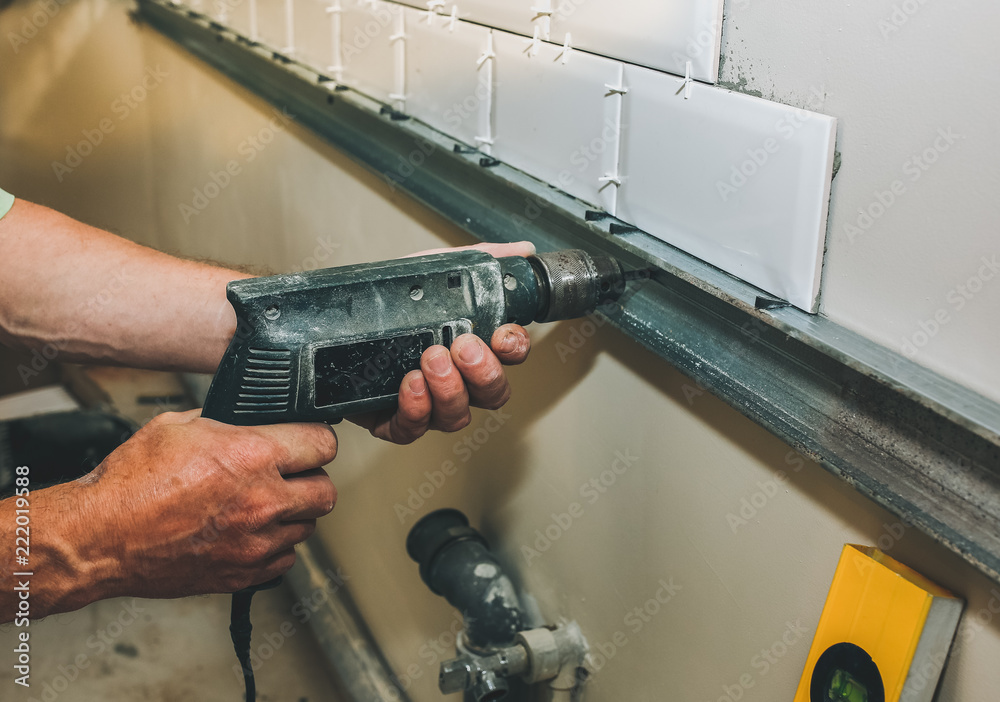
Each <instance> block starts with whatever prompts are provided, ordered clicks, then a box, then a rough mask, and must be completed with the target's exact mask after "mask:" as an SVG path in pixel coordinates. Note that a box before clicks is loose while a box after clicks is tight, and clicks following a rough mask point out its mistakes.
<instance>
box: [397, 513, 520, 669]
mask: <svg viewBox="0 0 1000 702" xmlns="http://www.w3.org/2000/svg"><path fill="white" fill-rule="evenodd" d="M406 552H407V553H408V554H410V558H412V559H413V560H414V561H416V562H417V563H418V564H419V565H420V577H421V578H422V579H423V581H424V582H425V583H426V584H427V587H429V588H430V589H431V591H432V592H434V593H435V594H437V595H441V596H442V597H444V598H445V599H446V600H447V601H448V602H449V603H450V604H451V605H452V606H454V607H456V608H457V609H458V610H459V611H460V612H461V613H462V617H463V619H464V620H465V634H466V641H467V643H468V644H469V645H470V646H471V647H473V648H475V649H478V650H480V651H488V650H492V649H494V648H497V647H501V646H508V645H510V644H511V643H513V641H514V636H515V635H516V634H517V633H518V632H519V631H521V630H522V628H523V627H522V621H523V615H522V613H521V605H520V602H518V599H517V593H516V592H515V591H514V586H513V584H512V583H511V581H510V578H508V577H507V575H506V574H505V573H504V572H503V568H501V567H500V563H499V562H498V561H497V559H496V558H495V557H494V556H493V554H492V553H491V552H490V549H489V545H488V544H487V543H486V539H485V538H484V537H483V535H482V534H480V533H479V532H478V531H476V530H475V529H473V528H472V527H470V526H469V520H468V519H467V518H466V516H465V515H464V514H462V513H461V512H459V511H458V510H455V509H441V510H437V511H436V512H431V513H430V514H428V515H427V516H425V517H424V518H423V519H421V520H420V521H418V522H417V523H416V524H415V525H414V526H413V528H412V529H411V530H410V535H409V536H408V537H407V539H406Z"/></svg>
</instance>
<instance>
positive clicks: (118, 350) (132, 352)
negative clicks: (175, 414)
mask: <svg viewBox="0 0 1000 702" xmlns="http://www.w3.org/2000/svg"><path fill="white" fill-rule="evenodd" d="M246 277H249V276H247V275H246V274H244V273H240V272H237V271H233V270H228V269H226V268H220V267H217V266H212V265H208V264H205V263H198V262H196V261H185V260H182V259H178V258H175V257H173V256H169V255H167V254H164V253H161V252H159V251H154V250H153V249H150V248H147V247H145V246H141V245H139V244H136V243H134V242H131V241H128V240H127V239H123V238H121V237H117V236H115V235H113V234H109V233H108V232H105V231H101V230H100V229H97V228H95V227H91V226H88V225H86V224H83V223H81V222H77V221H76V220H74V219H72V218H70V217H67V216H65V215H63V214H60V213H58V212H56V211H54V210H51V209H49V208H47V207H42V206H40V205H34V204H32V203H30V202H25V201H24V200H17V201H16V202H15V203H14V207H13V208H12V209H11V211H10V212H9V213H8V214H7V216H6V217H4V218H3V219H0V301H2V302H0V341H2V342H3V343H5V344H7V345H10V346H21V347H26V348H29V349H36V350H38V351H39V352H43V353H45V355H46V357H50V358H51V357H53V354H55V353H56V352H58V357H59V358H60V360H66V361H80V360H87V361H97V362H103V363H111V364H118V365H127V366H133V367H138V368H157V369H162V370H185V371H196V372H204V373H210V372H212V371H214V370H215V367H216V366H217V365H218V363H219V360H220V359H221V358H222V355H223V353H225V350H226V346H227V345H228V343H229V339H230V338H231V337H232V335H233V332H234V331H235V330H236V315H235V313H234V312H233V310H232V307H230V305H229V302H228V301H227V300H226V283H228V282H229V281H231V280H236V279H237V278H246Z"/></svg>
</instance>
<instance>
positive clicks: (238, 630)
mask: <svg viewBox="0 0 1000 702" xmlns="http://www.w3.org/2000/svg"><path fill="white" fill-rule="evenodd" d="M253 593H254V591H253V590H240V591H239V592H234V593H233V608H232V611H231V613H230V616H229V634H230V636H232V637H233V648H234V649H236V658H237V660H239V662H240V667H241V668H242V669H243V682H244V683H245V684H246V689H247V696H246V702H254V700H256V699H257V688H256V685H255V684H254V680H253V666H252V665H251V664H250V632H251V631H252V630H253V624H251V623H250V601H251V600H252V599H253Z"/></svg>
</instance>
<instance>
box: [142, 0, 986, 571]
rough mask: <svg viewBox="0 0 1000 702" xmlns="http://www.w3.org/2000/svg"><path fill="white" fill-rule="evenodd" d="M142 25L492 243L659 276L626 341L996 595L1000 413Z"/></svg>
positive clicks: (322, 99) (249, 51)
mask: <svg viewBox="0 0 1000 702" xmlns="http://www.w3.org/2000/svg"><path fill="white" fill-rule="evenodd" d="M138 14H139V17H140V18H141V19H142V20H144V21H145V22H147V23H148V24H149V25H151V26H153V27H155V28H156V29H157V30H159V31H160V32H162V33H163V34H165V35H166V36H168V37H170V38H172V39H173V40H175V41H176V42H177V43H179V44H180V45H182V46H183V47H185V48H186V49H188V50H189V51H191V52H192V53H193V54H195V55H196V56H198V57H200V58H201V59H203V60H204V61H205V62H207V63H208V64H209V65H211V66H213V67H214V68H216V69H218V70H219V71H221V72H222V73H224V74H225V75H227V76H229V77H230V78H232V79H233V80H234V81H236V82H237V83H239V84H241V85H243V86H245V87H247V88H249V89H250V90H252V91H253V92H255V93H257V94H258V95H260V96H261V97H263V98H264V99H266V100H268V101H270V102H271V103H273V104H275V105H277V106H279V107H283V108H286V109H287V110H288V111H289V112H290V113H291V114H292V115H293V116H294V118H295V120H296V121H298V122H299V123H300V124H302V125H304V126H306V127H307V128H309V129H311V130H313V131H314V132H316V133H317V134H319V135H320V136H322V137H323V138H325V139H326V140H327V141H329V142H330V143H331V144H333V145H335V146H337V147H338V148H340V149H341V150H343V151H344V152H345V153H347V154H348V155H350V156H351V157H353V158H355V159H357V160H358V161H359V162H361V163H362V164H364V165H365V166H367V167H368V168H370V169H371V170H372V171H374V172H375V173H377V174H378V175H379V176H381V177H383V178H384V179H385V180H386V182H388V183H390V184H391V185H392V186H393V187H394V188H397V189H399V190H401V191H404V192H406V193H408V194H409V195H411V196H412V197H413V198H414V199H416V200H417V201H419V202H421V203H423V204H424V205H426V206H427V207H429V208H431V209H432V210H434V211H436V212H438V213H439V214H441V215H442V216H444V217H445V218H447V219H448V220H450V221H452V222H454V223H455V224H457V225H458V226H460V227H462V228H463V229H465V230H466V231H468V232H470V233H471V234H473V235H475V236H477V237H479V238H480V239H483V240H487V241H515V240H520V239H530V240H531V241H534V242H535V243H536V244H537V246H538V247H539V249H555V248H561V247H582V248H589V249H592V250H601V251H604V252H607V253H610V254H612V255H615V256H617V257H619V258H620V259H622V260H623V261H624V262H625V263H626V264H628V265H632V266H636V267H647V266H648V267H650V268H652V269H653V270H654V273H653V274H652V277H651V278H650V280H649V281H648V282H646V283H645V284H644V285H642V286H641V287H640V288H639V289H638V291H637V292H636V293H635V294H634V295H632V296H631V297H630V298H629V299H628V301H627V302H626V303H625V304H624V305H623V306H622V307H621V308H620V309H618V310H614V311H612V312H610V313H609V314H608V317H609V318H610V319H611V321H612V322H613V323H614V324H615V325H616V326H617V327H618V328H619V329H621V330H622V331H624V332H625V333H627V334H629V335H630V336H632V337H633V338H635V339H637V340H638V341H640V342H641V343H642V344H643V345H645V346H646V347H648V348H649V349H651V350H652V351H654V352H655V353H657V354H658V355H660V356H661V357H662V358H664V359H666V360H667V361H668V362H670V363H671V364H673V365H674V366H676V367H677V368H679V369H680V370H681V371H683V372H684V373H685V374H687V375H689V376H690V377H691V378H692V379H693V380H694V381H695V382H697V383H698V384H700V385H701V386H702V387H704V388H706V389H708V390H710V391H711V392H712V393H714V394H716V395H718V396H719V397H720V398H722V399H723V400H725V401H726V402H728V403H729V404H731V405H732V406H733V407H735V408H736V409H737V410H739V411H740V412H742V413H743V414H745V415H746V416H748V417H750V418H751V419H753V420H754V421H756V422H758V423H759V424H761V425H762V426H764V427H765V428H767V429H768V430H770V431H772V432H773V433H775V434H776V435H777V436H779V437H781V438H782V439H784V440H785V441H787V442H788V443H789V444H791V445H792V446H793V447H794V448H796V449H797V450H799V451H800V452H802V453H803V454H804V455H807V456H809V457H811V458H813V459H815V460H816V461H818V462H819V463H820V464H822V465H823V466H825V467H826V468H827V469H828V470H830V471H832V472H833V473H835V474H837V475H839V476H841V477H843V478H844V479H845V480H847V481H848V482H849V483H850V484H852V485H854V486H855V487H856V488H857V489H858V490H859V491H861V492H862V493H863V494H865V495H867V496H869V497H870V498H871V499H873V500H874V501H876V502H877V503H879V504H881V505H883V506H884V507H886V508H887V509H889V510H890V511H891V512H893V513H894V514H896V515H897V516H898V517H900V518H901V519H903V520H905V521H906V522H908V523H911V524H913V525H914V526H916V527H918V528H920V529H921V530H923V531H925V532H926V533H928V534H930V535H931V536H933V537H934V538H935V539H937V540H938V541H939V542H941V543H942V544H944V545H945V546H947V547H948V548H950V549H952V550H953V551H955V552H956V553H958V554H960V555H961V556H962V557H963V558H965V559H966V560H967V561H969V562H970V563H972V564H974V565H975V566H976V567H978V568H979V569H980V570H982V571H983V572H984V573H986V574H987V575H988V576H989V577H991V578H992V579H993V580H995V581H997V582H1000V405H998V404H997V403H995V402H993V401H991V400H988V399H987V398H984V397H982V396H981V395H978V394H976V393H975V392H973V391H972V390H969V389H968V388H965V387H963V386H961V385H959V384H957V383H955V382H952V381H951V380H948V379H946V378H943V377H941V376H940V375H938V374H936V373H934V372H932V371H930V370H927V369H925V368H923V367H921V366H918V365H916V364H915V363H913V362H911V361H910V360H908V359H906V358H904V357H903V356H901V355H899V354H897V353H894V352H892V351H891V350H889V349H886V348H884V347H882V346H879V345H877V344H875V343H873V342H871V341H869V340H867V339H865V338H863V337H861V336H859V335H858V334H855V333H854V332H851V331H849V330H847V329H845V328H843V327H840V326H838V325H837V324H834V323H833V322H831V321H830V320H828V319H825V318H823V317H821V316H813V315H808V314H806V313H804V312H801V311H799V310H796V309H794V308H791V307H788V306H782V305H781V303H780V301H774V300H770V298H769V296H767V295H766V294H765V293H763V292H761V291H760V290H758V289H756V288H754V287H752V286H750V285H747V284H746V283H744V282H742V281H740V280H737V279H736V278H733V277H732V276H730V275H728V274H726V273H724V272H722V271H720V270H718V269H716V268H713V267H712V266H709V265H708V264H705V263H703V262H701V261H699V260H697V259H695V258H693V257H691V256H689V255H687V254H685V253H683V252H682V251H679V250H678V249H675V248H673V247H671V246H669V245H667V244H664V243H662V242H660V241H659V240H657V239H655V238H653V237H652V236H649V235H648V234H646V233H644V232H641V231H638V230H636V229H635V228H633V227H630V226H628V225H627V224H626V223H624V222H620V221H618V220H616V219H614V218H612V217H608V216H606V215H603V214H601V213H597V212H591V211H589V210H588V208H587V206H586V205H585V204H584V203H582V202H580V201H578V200H575V199H574V198H572V197H570V196H568V195H566V194H564V193H562V192H560V191H557V190H555V189H553V188H551V187H550V186H548V185H547V184H545V183H542V182H540V181H538V180H535V179H533V178H531V177H530V176H528V175H526V174H524V173H522V172H520V171H517V170H516V169H513V168H510V167H509V166H506V165H505V164H502V163H498V162H496V161H495V160H494V159H490V158H488V157H485V156H484V155H483V154H481V153H479V152H476V151H475V150H473V149H471V148H469V147H468V146H467V145H464V144H460V143H458V142H456V141H455V140H454V139H452V138H450V137H447V136H446V135H444V134H441V133H440V132H437V131H434V130H433V129H431V128H429V127H427V126H425V125H423V124H421V123H419V122H417V121H416V120H412V119H409V118H407V117H406V115H402V114H399V113H396V112H393V111H392V110H391V109H389V108H387V107H385V106H383V105H381V104H379V103H377V102H375V101H372V100H370V99H368V98H366V97H365V96H363V95H360V94H358V93H356V92H354V91H351V90H341V89H338V88H337V87H336V86H334V84H333V83H332V82H331V81H329V80H326V77H325V76H321V75H318V74H317V73H315V72H314V71H313V70H311V69H309V68H308V67H305V66H302V65H299V64H297V63H296V62H295V61H294V60H292V59H290V58H288V57H285V56H282V55H281V54H279V53H276V52H275V51H273V50H272V49H269V48H267V47H264V46H262V45H260V44H256V43H254V42H251V41H249V40H247V39H246V38H245V37H241V36H239V35H237V34H234V33H233V32H232V31H230V30H228V29H226V28H225V27H223V26H221V25H219V24H216V23H214V22H212V21H211V20H210V19H209V18H207V17H205V16H203V15H199V14H197V13H193V12H188V11H186V10H184V9H182V8H179V7H176V6H173V5H170V4H168V3H165V2H162V1H161V0H139V13H138Z"/></svg>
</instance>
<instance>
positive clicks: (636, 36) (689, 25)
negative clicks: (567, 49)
mask: <svg viewBox="0 0 1000 702" xmlns="http://www.w3.org/2000/svg"><path fill="white" fill-rule="evenodd" d="M552 2H553V3H554V6H555V11H554V13H553V15H552V40H553V41H560V42H561V41H563V39H564V37H565V35H566V34H567V33H569V34H570V35H571V37H572V43H573V45H574V46H578V47H580V48H581V49H586V50H587V51H593V52H595V53H598V54H602V55H604V56H611V57H614V58H619V59H622V60H624V61H628V62H629V63H637V64H640V65H643V66H650V67H652V68H657V69H659V70H662V71H669V72H671V73H676V74H678V75H685V67H686V63H687V62H688V61H690V62H691V76H692V77H693V78H695V79H697V80H703V81H707V82H710V83H714V82H716V80H718V76H719V49H720V41H721V36H722V0H552Z"/></svg>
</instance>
